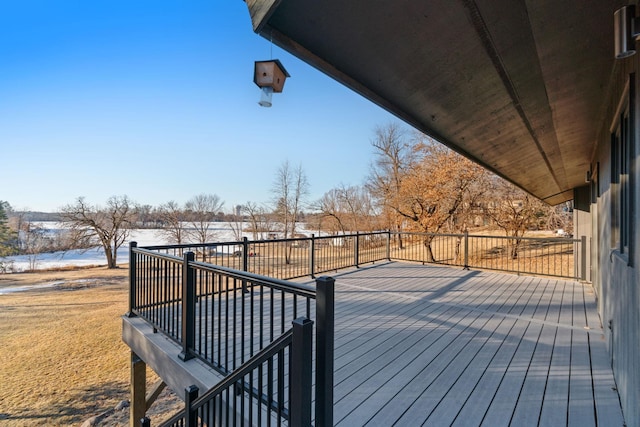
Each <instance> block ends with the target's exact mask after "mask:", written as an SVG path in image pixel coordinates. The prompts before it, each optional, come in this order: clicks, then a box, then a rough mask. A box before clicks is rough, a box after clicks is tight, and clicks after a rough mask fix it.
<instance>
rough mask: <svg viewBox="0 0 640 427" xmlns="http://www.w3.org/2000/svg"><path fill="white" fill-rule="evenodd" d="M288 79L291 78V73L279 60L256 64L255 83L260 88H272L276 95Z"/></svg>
mask: <svg viewBox="0 0 640 427" xmlns="http://www.w3.org/2000/svg"><path fill="white" fill-rule="evenodd" d="M287 77H290V76H289V73H287V70H285V69H284V67H283V66H282V64H281V63H280V61H279V60H277V59H273V60H271V61H256V63H255V68H254V71H253V82H254V83H255V84H257V85H258V86H259V87H260V88H263V87H270V88H272V89H273V91H274V92H275V93H280V92H282V88H283V87H284V81H285V80H286V78H287Z"/></svg>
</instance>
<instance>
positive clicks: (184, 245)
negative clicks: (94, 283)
mask: <svg viewBox="0 0 640 427" xmlns="http://www.w3.org/2000/svg"><path fill="white" fill-rule="evenodd" d="M387 233H388V231H367V232H362V233H349V234H331V235H326V236H314V237H313V238H314V239H333V238H341V237H358V236H360V237H362V236H370V235H376V234H387ZM416 234H421V233H416ZM422 234H424V233H422ZM431 234H435V233H431ZM310 239H311V237H289V238H286V239H261V240H248V243H250V244H268V243H287V242H297V241H304V240H310ZM243 244H244V241H242V240H239V241H229V242H212V243H181V244H175V245H152V246H139V248H142V249H149V250H152V251H157V250H163V249H188V248H210V247H215V246H242V245H243Z"/></svg>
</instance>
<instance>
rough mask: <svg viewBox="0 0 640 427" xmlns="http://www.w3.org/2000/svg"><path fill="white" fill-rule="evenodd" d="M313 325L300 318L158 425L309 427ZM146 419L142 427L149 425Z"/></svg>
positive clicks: (188, 395) (189, 393)
mask: <svg viewBox="0 0 640 427" xmlns="http://www.w3.org/2000/svg"><path fill="white" fill-rule="evenodd" d="M312 335H313V322H312V321H311V320H309V319H307V318H304V317H301V318H298V319H296V320H294V321H293V327H292V328H291V329H289V330H288V331H287V332H285V333H284V334H282V335H281V336H280V337H279V338H277V339H276V340H274V341H273V342H272V343H271V344H269V345H268V346H267V347H265V348H264V349H262V350H261V351H259V352H258V353H256V354H255V355H254V356H253V357H251V358H250V359H249V360H247V361H246V362H245V363H244V364H243V365H242V366H240V367H239V368H238V369H236V370H234V371H233V373H231V374H230V375H228V376H227V377H225V378H224V380H223V381H221V382H220V383H219V384H217V385H216V386H215V387H213V388H212V389H210V390H208V391H207V392H206V393H205V394H204V395H202V396H201V397H198V392H199V390H198V388H197V387H196V386H191V387H189V388H187V389H186V390H185V403H186V404H185V409H184V410H183V411H180V412H179V413H178V414H176V415H174V416H173V417H171V418H170V419H169V420H167V421H165V422H164V423H162V424H161V426H162V427H181V426H186V427H191V426H211V425H216V426H229V425H233V426H245V425H247V426H254V425H258V426H262V425H271V424H273V425H280V422H279V420H281V419H286V420H288V422H289V425H292V426H309V425H311V399H312V396H311V360H312V352H311V349H312ZM150 425H151V422H150V420H149V419H148V418H145V419H143V420H142V426H143V427H150Z"/></svg>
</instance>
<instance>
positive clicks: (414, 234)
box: [391, 231, 465, 237]
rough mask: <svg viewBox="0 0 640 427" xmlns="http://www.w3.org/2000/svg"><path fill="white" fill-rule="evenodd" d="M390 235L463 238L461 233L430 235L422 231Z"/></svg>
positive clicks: (393, 232) (400, 232) (399, 232)
mask: <svg viewBox="0 0 640 427" xmlns="http://www.w3.org/2000/svg"><path fill="white" fill-rule="evenodd" d="M391 234H408V235H411V236H436V237H464V236H465V235H464V234H461V233H458V234H456V233H430V232H424V231H392V232H391Z"/></svg>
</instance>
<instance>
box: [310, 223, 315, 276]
mask: <svg viewBox="0 0 640 427" xmlns="http://www.w3.org/2000/svg"><path fill="white" fill-rule="evenodd" d="M315 272H316V236H315V234H311V242H310V244H309V275H310V276H311V278H312V279H315V278H316V276H315Z"/></svg>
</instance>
